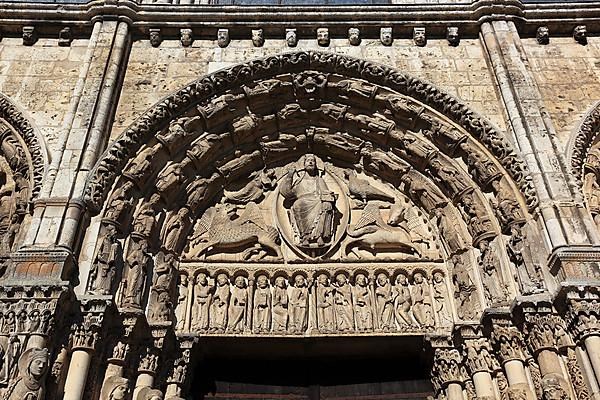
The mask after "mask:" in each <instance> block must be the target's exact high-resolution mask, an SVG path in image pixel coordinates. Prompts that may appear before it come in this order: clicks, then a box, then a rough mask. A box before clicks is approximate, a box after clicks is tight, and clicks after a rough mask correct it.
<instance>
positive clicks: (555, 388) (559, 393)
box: [542, 376, 570, 400]
mask: <svg viewBox="0 0 600 400" xmlns="http://www.w3.org/2000/svg"><path fill="white" fill-rule="evenodd" d="M542 388H543V391H544V399H545V400H568V399H570V396H569V395H567V393H566V391H565V389H563V387H562V385H561V384H560V379H559V378H558V377H554V376H547V377H544V378H543V379H542Z"/></svg>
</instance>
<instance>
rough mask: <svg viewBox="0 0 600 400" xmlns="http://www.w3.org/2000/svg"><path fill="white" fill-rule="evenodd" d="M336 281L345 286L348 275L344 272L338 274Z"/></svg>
mask: <svg viewBox="0 0 600 400" xmlns="http://www.w3.org/2000/svg"><path fill="white" fill-rule="evenodd" d="M335 281H336V282H337V284H338V285H340V286H344V285H345V284H346V282H347V281H348V278H346V275H344V274H337V275H336V277H335Z"/></svg>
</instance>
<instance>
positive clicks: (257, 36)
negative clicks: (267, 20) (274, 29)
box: [252, 29, 265, 47]
mask: <svg viewBox="0 0 600 400" xmlns="http://www.w3.org/2000/svg"><path fill="white" fill-rule="evenodd" d="M252 44H253V45H254V47H262V45H263V44H265V35H264V33H263V30H262V29H252Z"/></svg>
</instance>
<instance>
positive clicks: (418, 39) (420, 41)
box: [413, 28, 427, 47]
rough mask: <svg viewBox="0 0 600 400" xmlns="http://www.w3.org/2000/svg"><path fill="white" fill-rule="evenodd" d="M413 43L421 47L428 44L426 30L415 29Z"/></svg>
mask: <svg viewBox="0 0 600 400" xmlns="http://www.w3.org/2000/svg"><path fill="white" fill-rule="evenodd" d="M413 41H414V42H415V44H416V45H417V46H419V47H423V46H425V45H426V44H427V36H425V28H413Z"/></svg>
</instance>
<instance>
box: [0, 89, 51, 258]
mask: <svg viewBox="0 0 600 400" xmlns="http://www.w3.org/2000/svg"><path fill="white" fill-rule="evenodd" d="M46 165H47V153H46V151H45V146H44V143H43V139H41V136H39V135H38V134H37V132H36V129H35V128H34V127H33V125H32V123H31V122H30V121H29V119H28V118H27V117H25V116H24V114H23V112H22V111H21V110H20V109H19V108H18V106H17V105H16V104H14V103H13V102H12V101H11V100H10V99H9V98H8V97H6V96H5V95H3V94H1V93H0V238H1V239H0V256H8V254H9V253H10V252H11V251H14V250H16V248H17V247H18V244H19V243H20V242H21V241H22V235H23V234H24V229H22V228H21V227H22V226H26V225H27V224H28V223H29V219H30V218H31V212H32V207H31V204H32V201H33V200H34V199H35V198H36V197H37V196H38V194H39V192H40V189H41V186H42V180H43V177H44V172H45V168H46Z"/></svg>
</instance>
